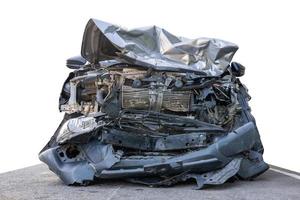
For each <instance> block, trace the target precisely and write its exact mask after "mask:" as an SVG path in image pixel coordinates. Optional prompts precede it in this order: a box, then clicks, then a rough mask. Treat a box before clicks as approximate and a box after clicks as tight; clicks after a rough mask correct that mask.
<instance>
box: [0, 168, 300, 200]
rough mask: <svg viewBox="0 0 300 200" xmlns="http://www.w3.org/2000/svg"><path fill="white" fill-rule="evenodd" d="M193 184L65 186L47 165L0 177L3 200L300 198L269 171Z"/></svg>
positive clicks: (299, 184) (291, 181) (297, 186)
mask: <svg viewBox="0 0 300 200" xmlns="http://www.w3.org/2000/svg"><path fill="white" fill-rule="evenodd" d="M192 188H193V184H192V183H187V184H179V185H175V186H173V187H170V188H149V187H147V186H143V185H136V184H131V183H127V182H123V181H103V182H101V183H99V184H98V185H93V186H88V187H79V186H78V187H70V186H65V185H64V184H63V183H62V182H61V181H60V180H59V179H58V178H57V177H56V175H55V174H53V173H52V172H50V171H49V170H48V168H47V167H46V166H45V165H43V164H40V165H35V166H32V167H28V168H24V169H20V170H16V171H12V172H7V173H3V174H0V200H21V199H26V200H27V199H39V200H44V199H51V200H52V199H53V200H54V199H55V200H60V199H61V200H65V199H67V200H77V199H80V200H89V199H97V200H112V199H137V200H143V199H145V200H146V199H156V200H159V199H164V200H165V199H172V200H179V199H186V200H193V199H197V200H201V199H222V200H227V199H228V200H229V199H230V200H233V199H243V200H247V199H251V200H259V199H264V200H266V199H267V200H271V199H284V200H286V199H300V180H299V179H296V178H293V177H289V176H286V175H284V174H281V173H278V172H275V171H272V170H269V171H267V172H266V173H265V174H263V175H262V176H260V177H258V178H257V179H256V180H255V181H237V182H234V183H226V184H224V185H222V186H218V187H209V188H207V189H204V190H193V189H192Z"/></svg>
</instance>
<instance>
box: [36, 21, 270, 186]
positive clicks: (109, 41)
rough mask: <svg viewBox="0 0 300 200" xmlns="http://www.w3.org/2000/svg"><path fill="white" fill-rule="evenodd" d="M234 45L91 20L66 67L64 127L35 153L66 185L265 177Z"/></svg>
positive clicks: (214, 182)
mask: <svg viewBox="0 0 300 200" xmlns="http://www.w3.org/2000/svg"><path fill="white" fill-rule="evenodd" d="M237 49H238V47H237V46H236V45H235V44H232V43H230V42H226V41H223V40H218V39H212V38H198V39H194V40H190V39H187V38H182V37H177V36H175V35H173V34H171V33H169V32H167V31H166V30H164V29H161V28H159V27H156V26H153V27H146V28H138V29H133V30H127V29H124V28H121V27H118V26H116V25H112V24H109V23H106V22H103V21H99V20H95V19H91V20H90V21H89V22H88V24H87V26H86V29H85V32H84V36H83V42H82V49H81V56H80V57H74V58H71V59H69V60H67V66H68V67H69V68H71V69H74V71H73V72H71V73H70V75H69V77H68V78H67V79H66V81H65V83H64V85H63V88H62V91H61V95H60V99H59V109H60V111H61V112H64V113H65V116H64V119H63V120H62V122H61V124H60V125H59V127H58V129H57V130H56V132H55V133H54V135H53V137H52V138H51V139H50V141H49V142H48V144H47V145H46V146H45V147H44V148H43V149H42V151H41V152H40V154H39V158H40V160H41V161H43V162H45V163H46V164H47V165H48V166H49V168H50V170H52V171H53V172H54V173H56V174H57V175H58V176H59V177H60V178H61V179H62V180H63V181H64V183H66V184H68V185H78V184H79V185H87V184H89V183H92V182H95V181H97V180H100V179H113V178H118V179H119V178H122V179H125V180H128V181H131V182H135V183H141V184H146V185H149V186H170V185H173V184H175V183H178V182H183V181H186V180H189V179H194V180H196V183H197V188H198V189H200V188H202V187H203V186H204V185H219V184H223V183H224V182H226V181H227V180H229V179H233V178H236V179H243V180H248V179H252V178H254V177H256V176H257V175H259V174H261V173H263V172H264V171H266V170H267V169H268V165H267V164H266V163H265V162H264V161H263V158H262V154H263V146H262V143H261V140H260V136H259V132H258V129H257V127H256V123H255V119H254V117H253V116H252V115H251V113H250V111H251V110H250V107H249V105H248V101H249V100H250V96H249V94H248V91H247V88H246V87H245V86H244V85H243V84H242V83H241V82H240V79H239V77H241V76H243V75H244V73H245V67H244V66H242V65H241V64H239V63H236V62H232V61H231V60H232V57H233V55H234V53H235V52H236V50H237Z"/></svg>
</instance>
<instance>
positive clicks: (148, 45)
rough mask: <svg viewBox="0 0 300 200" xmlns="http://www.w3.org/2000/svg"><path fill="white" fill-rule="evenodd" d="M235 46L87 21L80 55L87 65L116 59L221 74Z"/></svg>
mask: <svg viewBox="0 0 300 200" xmlns="http://www.w3.org/2000/svg"><path fill="white" fill-rule="evenodd" d="M237 49H238V46H237V45H235V44H233V43H230V42H227V41H224V40H219V39H213V38H204V37H203V38H197V39H187V38H183V37H178V36H175V35H173V34H171V33H169V32H168V31H166V30H165V29H162V28H159V27H157V26H151V27H144V28H136V29H132V30H127V29H125V28H121V27H119V26H116V25H113V24H110V23H107V22H104V21H100V20H96V19H90V20H89V22H88V24H87V26H86V28H85V31H84V36H83V42H82V49H81V55H82V56H83V57H84V58H85V59H86V60H87V61H89V62H90V63H97V62H99V61H102V60H108V59H117V60H119V61H121V62H128V63H131V64H138V65H143V66H147V67H152V68H154V69H157V68H159V69H166V70H167V69H168V70H176V71H177V70H182V69H184V70H190V71H201V72H204V73H206V74H207V75H212V76H217V75H220V74H222V73H223V72H224V71H225V69H226V67H227V66H228V65H229V63H230V62H231V59H232V57H233V55H234V54H235V52H236V51H237Z"/></svg>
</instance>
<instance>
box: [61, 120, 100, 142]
mask: <svg viewBox="0 0 300 200" xmlns="http://www.w3.org/2000/svg"><path fill="white" fill-rule="evenodd" d="M96 128H97V122H96V120H95V118H94V117H85V116H80V117H77V118H72V119H69V120H68V121H66V122H65V124H64V125H63V126H62V127H61V129H60V130H59V133H58V135H57V137H56V142H58V143H64V142H65V141H67V140H69V139H70V138H72V137H75V136H78V135H82V134H84V133H88V132H91V131H92V130H94V129H96Z"/></svg>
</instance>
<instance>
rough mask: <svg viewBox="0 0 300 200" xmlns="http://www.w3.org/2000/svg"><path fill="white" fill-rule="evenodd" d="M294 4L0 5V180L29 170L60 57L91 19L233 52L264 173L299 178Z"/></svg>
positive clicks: (52, 109)
mask: <svg viewBox="0 0 300 200" xmlns="http://www.w3.org/2000/svg"><path fill="white" fill-rule="evenodd" d="M296 2H297V1H288V0H285V1H280V2H278V1H274V0H272V1H253V0H251V1H247V2H246V1H241V0H237V1H224V0H221V1H213V0H209V1H200V0H195V1H189V0H184V1H183V0H182V1H174V0H169V1H168V0H165V1H163V0H159V1H155V0H151V1H142V0H137V1H133V0H131V1H129V0H128V1H124V0H122V1H108V0H107V1H102V2H101V1H99V0H98V1H84V2H83V1H82V2H81V3H77V2H75V1H54V0H51V1H47V2H46V1H30V0H26V1H13V0H10V1H1V3H0V67H1V70H0V74H1V76H0V95H1V97H0V106H1V110H0V172H4V171H9V170H13V169H17V168H21V167H26V166H30V165H33V164H38V163H39V160H38V157H37V156H38V152H39V151H40V150H41V149H42V147H43V146H44V145H45V144H46V142H47V141H48V140H49V139H50V137H51V136H52V134H53V133H54V131H55V129H56V128H57V126H58V124H59V122H60V120H61V119H62V117H63V115H62V114H61V113H59V112H58V97H59V93H60V89H61V86H62V84H63V82H64V80H65V78H66V77H67V75H68V73H69V72H70V70H69V69H67V68H66V67H65V60H66V59H67V58H68V57H71V56H74V55H78V54H79V53H80V47H81V39H82V34H83V30H84V27H85V25H86V22H87V21H88V19H89V18H91V17H93V18H97V19H101V20H104V21H108V22H111V23H115V24H119V25H122V26H125V27H129V28H134V27H139V26H148V25H153V24H155V25H158V26H160V27H164V28H166V29H167V30H169V31H170V32H171V33H174V34H176V35H182V36H185V37H190V38H196V37H200V36H206V37H216V38H221V39H224V40H228V41H231V42H234V43H236V44H238V45H239V47H240V49H239V51H238V52H237V53H236V55H235V57H234V60H235V61H238V62H240V63H242V64H243V65H245V66H246V75H245V76H244V77H242V81H243V82H244V83H245V84H246V85H247V87H248V88H249V90H250V94H251V95H252V97H253V99H252V100H251V107H252V109H253V114H254V116H255V117H256V120H257V124H258V128H259V130H260V134H261V137H262V141H263V144H264V146H265V155H264V158H265V160H266V161H267V162H268V163H271V164H274V165H277V166H280V167H284V168H288V169H291V170H295V171H298V172H300V159H299V153H300V151H299V149H300V131H299V125H300V121H299V119H300V118H299V114H300V100H299V97H300V95H299V93H300V89H299V88H300V83H299V80H300V70H299V68H300V66H299V58H300V56H299V54H300V50H299V49H300V29H299V25H300V23H299V21H300V6H299V5H298V4H297V3H296Z"/></svg>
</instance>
